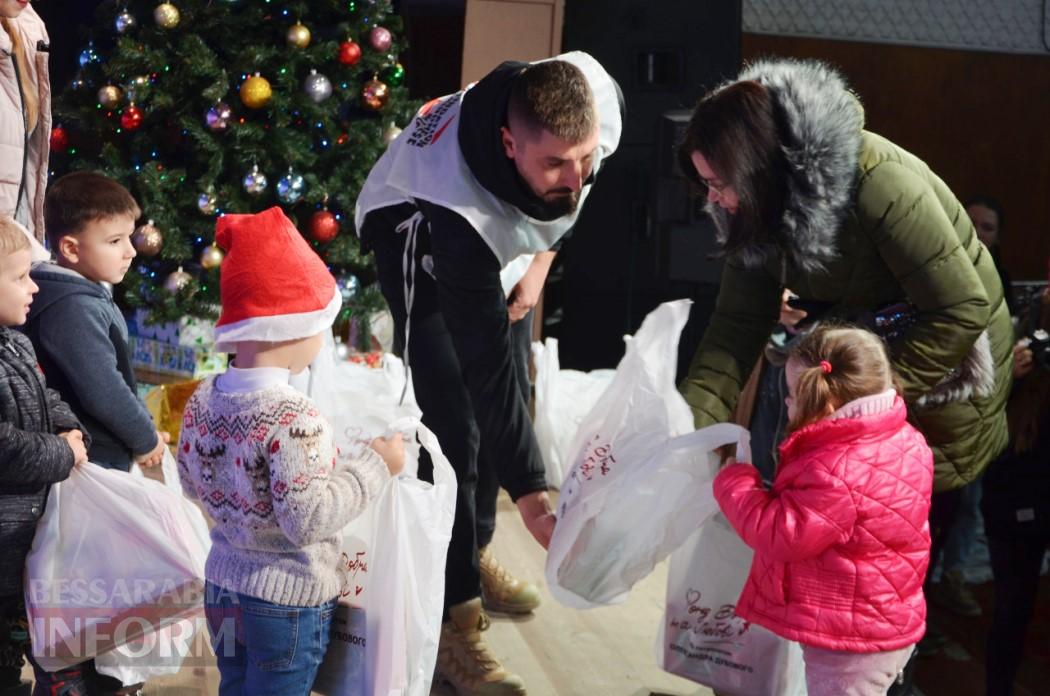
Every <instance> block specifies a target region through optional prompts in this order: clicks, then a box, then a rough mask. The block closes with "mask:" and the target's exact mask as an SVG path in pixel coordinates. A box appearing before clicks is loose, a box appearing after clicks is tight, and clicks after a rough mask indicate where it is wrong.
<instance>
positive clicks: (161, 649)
mask: <svg viewBox="0 0 1050 696" xmlns="http://www.w3.org/2000/svg"><path fill="white" fill-rule="evenodd" d="M161 473H163V475H164V487H165V488H167V489H168V490H170V491H172V493H174V494H176V495H178V496H180V497H181V496H183V493H182V485H181V484H180V483H179V469H178V464H176V463H175V457H174V456H172V454H171V451H170V450H169V449H167V448H165V449H164V458H163V459H162V460H161ZM131 474H132V476H135V477H137V478H144V476H143V474H142V470H141V469H139V467H138V465H137V464H132V467H131ZM186 516H187V518H188V519H189V522H190V526H191V527H192V528H193V531H194V535H195V536H196V538H197V541H198V542H199V543H200V545H201V546H202V547H203V548H204V549H205V553H207V551H208V550H210V549H211V536H210V535H209V533H208V523H207V521H206V520H205V519H204V513H203V512H201V510H200V508H198V507H197V506H196V505H195V504H194V503H193V502H192V501H190V500H188V499H187V500H186ZM206 625H207V624H206V621H205V619H204V616H203V612H202V614H201V615H200V616H197V617H194V618H186V619H180V620H178V621H176V622H175V623H173V624H170V625H166V626H164V627H163V628H161V629H160V630H158V631H153V632H150V633H146V634H144V635H143V636H142V637H141V638H140V639H139V640H136V641H132V642H129V643H126V644H124V645H119V646H117V647H116V648H114V649H113V650H111V651H109V652H107V653H103V654H101V655H98V656H96V657H95V669H97V670H98V671H99V672H100V673H102V674H105V675H108V676H111V677H113V678H115V679H118V680H120V683H121V684H125V685H130V684H139V683H141V682H145V681H148V680H149V679H152V678H154V677H160V676H164V675H168V674H178V672H179V670H180V669H182V662H183V660H184V659H185V658H186V656H187V654H188V653H189V647H190V646H192V645H193V640H194V636H196V634H197V632H198V631H203V630H205V627H206Z"/></svg>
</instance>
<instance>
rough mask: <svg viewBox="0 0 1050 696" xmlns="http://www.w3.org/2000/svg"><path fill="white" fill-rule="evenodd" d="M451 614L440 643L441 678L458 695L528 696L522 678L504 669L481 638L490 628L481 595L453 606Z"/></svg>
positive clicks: (450, 608)
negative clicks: (482, 608) (482, 633)
mask: <svg viewBox="0 0 1050 696" xmlns="http://www.w3.org/2000/svg"><path fill="white" fill-rule="evenodd" d="M448 615H449V620H448V621H446V622H445V623H444V624H442V626H441V642H440V643H439V644H438V656H437V668H436V670H435V671H436V672H437V675H438V677H439V678H441V679H443V680H444V681H447V682H448V683H449V684H451V685H452V687H453V688H454V689H455V690H456V693H457V694H458V696H525V683H524V682H523V681H522V680H521V677H519V676H518V675H516V674H510V673H509V672H507V670H505V669H503V665H501V664H500V663H499V660H497V659H496V658H495V656H494V655H493V654H492V653H490V652H489V648H488V646H487V645H485V643H484V641H482V640H481V632H482V631H484V630H485V629H487V628H488V627H489V618H488V617H487V616H485V612H483V611H482V610H481V598H477V599H472V600H470V601H468V602H463V603H462V604H457V605H455V606H451V607H449V608H448Z"/></svg>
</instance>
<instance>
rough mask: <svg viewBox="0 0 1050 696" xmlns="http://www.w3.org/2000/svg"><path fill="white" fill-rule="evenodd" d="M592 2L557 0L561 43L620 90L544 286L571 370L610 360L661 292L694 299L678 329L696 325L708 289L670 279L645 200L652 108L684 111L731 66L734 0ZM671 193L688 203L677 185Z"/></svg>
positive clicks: (656, 141)
mask: <svg viewBox="0 0 1050 696" xmlns="http://www.w3.org/2000/svg"><path fill="white" fill-rule="evenodd" d="M595 6H596V3H593V2H588V1H587V0H567V1H566V3H565V29H564V34H563V40H562V48H563V50H565V51H569V50H576V49H578V50H583V51H587V52H588V53H590V54H591V55H593V56H594V57H595V58H597V59H598V61H599V62H601V63H602V65H603V66H604V67H605V68H606V70H608V71H609V73H610V74H611V75H612V76H613V77H614V78H615V79H616V80H617V81H618V82H619V84H620V87H621V88H622V90H623V93H624V98H625V100H626V119H625V127H624V132H623V137H622V140H621V142H620V147H619V149H618V150H617V152H616V154H615V155H614V156H613V157H612V158H611V159H610V160H609V161H608V162H607V164H606V165H605V166H603V169H602V171H601V174H600V176H599V177H598V181H597V183H596V184H595V186H594V189H593V191H592V193H591V194H590V196H589V198H588V200H587V202H586V205H585V206H584V209H583V211H582V213H581V214H580V218H579V221H578V223H577V225H576V228H575V230H574V232H573V235H572V237H571V238H570V239H569V240H568V241H567V242H566V244H565V246H564V247H563V250H562V253H561V254H559V268H558V273H556V274H555V277H554V278H553V282H549V283H548V286H547V296H546V298H545V309H546V310H547V324H546V326H545V329H546V333H548V334H550V335H556V336H557V337H558V338H559V357H560V359H561V363H562V365H563V366H564V367H567V368H574V369H594V368H598V367H612V366H615V365H616V363H617V362H618V360H619V359H620V357H621V356H622V355H623V341H622V336H623V335H624V334H625V333H633V332H634V331H635V330H637V328H638V326H639V325H640V323H641V321H642V319H643V318H644V317H645V315H646V314H647V313H648V312H649V311H650V310H652V309H653V308H654V307H655V306H656V305H657V304H659V303H660V302H662V301H665V300H668V299H677V298H680V297H694V298H696V299H697V300H699V302H698V304H697V306H696V308H695V309H696V311H695V314H696V318H695V320H694V323H693V325H692V326H691V327H690V330H689V331H688V332H687V333H688V334H694V333H698V332H699V330H700V328H701V327H702V325H706V317H707V314H708V313H709V311H710V306H711V302H712V298H713V294H714V292H713V291H714V288H713V287H712V286H711V285H710V283H708V284H706V285H705V284H700V283H697V282H695V280H689V279H688V278H687V277H686V275H688V274H685V275H683V274H677V278H673V277H672V275H673V274H672V273H671V269H670V268H669V263H668V253H669V244H668V239H667V236H668V228H667V225H666V221H665V219H663V217H662V216H661V215H660V214H658V208H660V206H658V205H657V193H658V192H660V191H661V190H664V189H665V188H666V187H667V186H668V184H669V182H668V175H669V172H668V171H667V167H666V160H667V159H668V156H669V153H670V150H671V148H672V146H673V142H672V140H673V137H665V138H663V139H661V132H663V133H665V134H666V133H667V128H666V119H664V118H663V115H664V114H665V113H666V112H668V111H670V110H682V109H689V108H691V107H692V106H693V105H694V104H695V102H696V101H697V99H699V97H700V96H701V95H702V94H703V93H704V92H705V91H707V90H708V89H710V88H711V87H713V86H714V85H715V84H717V83H718V82H720V81H721V80H722V79H724V78H726V77H728V76H730V75H732V74H735V73H736V71H737V68H738V66H739V59H740V46H739V40H740V3H739V2H727V1H725V0H717V1H716V0H710V1H698V0H664V1H663V2H651V1H648V0H609V1H608V2H603V3H601V9H602V11H601V13H596V12H595ZM675 195H676V196H677V203H678V205H679V207H682V206H686V207H688V200H687V199H686V197H685V191H684V189H679V190H678V191H677V192H676V194H675ZM672 207H673V206H672ZM687 223H688V224H687V225H686V226H685V227H680V228H679V231H680V232H684V233H685V234H686V235H690V234H692V235H703V234H705V232H704V230H703V229H702V228H701V227H700V226H696V225H694V224H693V223H695V220H689V221H687ZM672 253H676V254H677V257H678V259H679V261H681V260H682V259H683V258H684V259H685V260H684V263H685V264H686V265H689V264H694V265H702V264H706V263H709V262H707V261H706V260H705V259H704V258H703V255H702V254H701V253H699V252H698V250H697V249H696V248H694V247H689V248H681V249H677V250H672ZM559 276H560V280H559ZM686 342H688V339H687V341H686ZM693 343H694V344H695V341H693Z"/></svg>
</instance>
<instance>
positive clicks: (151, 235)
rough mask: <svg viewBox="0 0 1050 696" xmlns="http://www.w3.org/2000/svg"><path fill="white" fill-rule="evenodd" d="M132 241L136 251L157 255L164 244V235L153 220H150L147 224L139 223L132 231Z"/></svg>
mask: <svg viewBox="0 0 1050 696" xmlns="http://www.w3.org/2000/svg"><path fill="white" fill-rule="evenodd" d="M131 243H132V245H133V246H134V247H135V251H137V252H138V253H140V254H142V255H143V256H156V255H157V254H159V253H160V249H161V247H162V246H164V235H163V234H161V232H160V230H159V229H157V227H156V225H154V224H153V220H148V221H147V222H146V224H145V225H139V227H138V228H137V229H136V230H135V231H134V232H133V233H132V235H131Z"/></svg>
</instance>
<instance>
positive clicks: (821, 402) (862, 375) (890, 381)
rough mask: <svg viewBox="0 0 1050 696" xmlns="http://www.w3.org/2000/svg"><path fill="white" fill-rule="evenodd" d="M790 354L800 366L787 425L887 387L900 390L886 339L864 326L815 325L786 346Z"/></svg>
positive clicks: (818, 416) (820, 415) (812, 418)
mask: <svg viewBox="0 0 1050 696" xmlns="http://www.w3.org/2000/svg"><path fill="white" fill-rule="evenodd" d="M792 359H794V360H795V361H796V362H797V363H798V364H799V367H801V368H802V370H801V372H800V373H799V376H798V383H797V384H796V385H795V395H794V399H795V417H794V418H792V419H791V422H790V423H788V430H798V429H799V428H801V427H803V426H805V425H809V424H810V423H813V422H816V421H818V420H820V419H821V418H823V417H825V416H826V415H828V413H829V412H830V411H834V410H835V409H838V408H840V407H841V406H842V405H843V404H847V403H849V402H850V401H853V400H854V399H859V398H861V397H864V396H871V395H872V394H879V393H881V392H884V391H886V390H887V389H891V388H892V389H896V390H897V391H898V392H899V391H900V389H899V387H898V382H897V375H896V373H894V371H893V367H892V366H891V365H890V356H889V354H888V353H887V351H886V344H885V343H883V342H882V339H880V338H879V337H878V336H876V335H875V334H873V333H872V332H870V331H867V330H865V329H860V328H856V327H850V326H827V325H822V326H818V327H817V328H815V329H813V331H812V332H810V333H809V335H807V336H806V337H805V338H803V339H802V340H800V341H799V342H798V344H797V345H796V346H795V347H794V348H793V349H792V350H791V352H790V353H789V354H788V360H792ZM829 406H830V407H831V408H830V409H829V408H828V407H829Z"/></svg>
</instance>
